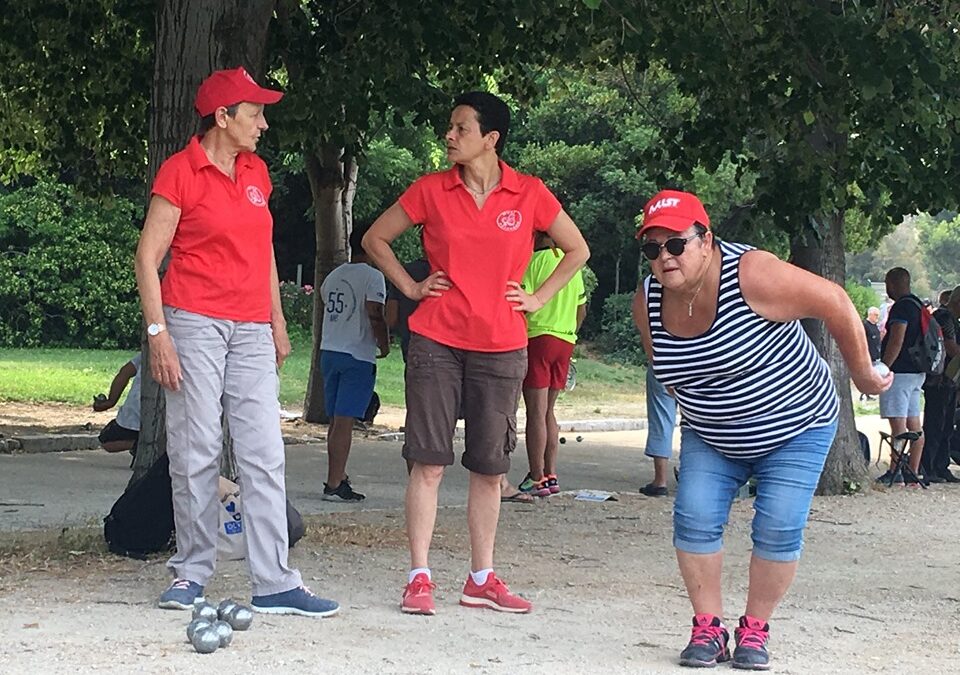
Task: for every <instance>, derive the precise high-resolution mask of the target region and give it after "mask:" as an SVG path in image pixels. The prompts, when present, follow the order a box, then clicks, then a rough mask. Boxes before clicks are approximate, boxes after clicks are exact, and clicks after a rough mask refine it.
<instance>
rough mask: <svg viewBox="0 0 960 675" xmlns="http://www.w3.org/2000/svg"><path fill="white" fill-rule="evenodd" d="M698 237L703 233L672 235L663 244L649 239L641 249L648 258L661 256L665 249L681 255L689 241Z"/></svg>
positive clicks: (701, 236)
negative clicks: (682, 235) (686, 235)
mask: <svg viewBox="0 0 960 675" xmlns="http://www.w3.org/2000/svg"><path fill="white" fill-rule="evenodd" d="M698 237H699V238H701V239H702V238H703V233H700V232H698V233H697V234H691V235H690V236H689V237H671V238H670V239H667V240H666V241H665V242H663V243H662V244H658V243H657V242H655V241H648V242H644V244H643V245H642V246H641V247H640V250H641V251H643V255H644V257H646V259H647V260H656V259H657V258H659V257H660V251H662V250H663V249H667V253H669V254H670V255H681V254H682V253H683V250H684V249H685V248H686V247H687V242H690V241H693V240H694V239H696V238H698Z"/></svg>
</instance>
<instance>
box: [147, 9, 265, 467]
mask: <svg viewBox="0 0 960 675" xmlns="http://www.w3.org/2000/svg"><path fill="white" fill-rule="evenodd" d="M275 2H276V0H207V1H206V2H190V1H189V0H163V2H161V3H160V4H159V5H158V7H157V18H156V21H157V40H156V47H155V48H156V59H155V65H154V74H153V89H152V92H151V97H150V137H149V141H148V145H147V187H148V190H149V186H150V185H152V183H153V178H154V176H156V173H157V169H159V168H160V165H161V164H162V163H163V161H164V160H165V159H166V158H167V157H169V156H170V155H172V154H173V153H175V152H178V151H179V150H181V149H182V148H183V146H184V145H186V143H187V141H188V140H189V139H190V136H192V135H193V134H195V133H196V132H197V130H198V123H199V118H198V117H197V113H196V111H195V110H194V108H193V101H194V97H195V96H196V92H197V87H198V86H199V85H200V82H202V81H203V79H204V78H205V77H206V76H207V75H209V74H210V73H211V72H213V71H214V70H218V69H221V68H232V67H236V66H239V65H242V66H243V67H245V68H246V69H247V70H248V71H249V72H250V73H251V74H252V75H253V76H254V78H257V79H258V80H259V78H262V76H263V73H264V70H265V64H266V59H265V57H266V43H267V32H268V29H269V26H270V20H271V18H272V16H273V9H274V4H275ZM147 198H148V199H149V193H148V195H147ZM141 344H142V351H143V363H144V367H143V368H142V369H141V371H140V377H141V378H142V380H141V387H140V439H139V441H138V443H137V457H136V460H135V462H134V466H133V475H132V477H131V479H130V482H131V484H132V483H133V482H134V481H136V480H138V479H139V478H140V477H141V476H143V475H144V474H145V473H146V472H147V470H148V469H149V468H150V466H152V465H153V463H154V462H155V461H156V460H157V458H158V457H160V456H161V455H162V454H163V453H164V452H166V425H165V423H164V419H165V414H166V412H165V411H166V406H165V402H164V397H163V391H162V390H161V388H160V385H158V384H157V383H156V382H155V381H154V380H153V378H152V377H151V375H150V368H149V365H148V364H149V363H150V354H149V348H148V345H147V340H146V335H145V334H144V335H143V337H142V340H141ZM225 438H229V435H225Z"/></svg>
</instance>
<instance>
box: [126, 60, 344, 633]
mask: <svg viewBox="0 0 960 675" xmlns="http://www.w3.org/2000/svg"><path fill="white" fill-rule="evenodd" d="M282 96H283V94H281V93H280V92H279V91H272V90H269V89H264V88H262V87H260V86H258V85H257V83H256V82H254V81H253V78H252V77H250V75H249V74H248V73H247V71H246V70H244V69H243V68H236V69H234V70H221V71H218V72H215V73H213V74H212V75H210V77H208V78H207V79H206V80H204V82H203V83H202V84H201V85H200V88H199V90H198V91H197V99H196V109H197V112H198V113H199V114H200V117H201V131H200V134H199V135H197V136H194V137H193V138H191V139H190V142H189V143H188V144H187V147H186V148H185V149H183V150H181V151H180V152H178V153H176V154H174V155H173V156H171V157H170V158H169V159H167V160H166V161H165V162H164V163H163V165H162V166H161V167H160V170H159V171H158V172H157V177H156V179H155V181H154V183H153V188H152V191H151V194H152V197H151V200H150V206H149V209H148V211H147V217H146V221H145V222H144V227H143V233H142V235H141V237H140V245H139V247H138V249H137V257H136V272H137V285H138V287H139V290H140V300H141V304H142V306H143V317H144V320H145V321H146V323H147V335H148V338H147V339H148V340H149V343H150V372H151V373H152V375H153V378H154V379H155V380H156V381H157V382H158V383H160V385H161V386H163V388H164V389H165V390H166V416H167V417H166V422H167V455H168V456H169V458H170V478H171V482H172V486H173V508H174V519H175V524H176V536H177V550H176V553H174V555H173V557H172V558H170V561H169V562H168V563H167V566H168V568H169V569H170V571H171V573H172V574H173V576H174V581H173V583H172V584H170V587H169V588H167V590H165V591H164V592H163V593H162V594H161V596H160V600H159V603H158V604H159V606H160V607H163V608H166V609H190V608H191V607H192V606H193V603H194V601H195V600H202V599H203V589H204V586H206V584H207V582H208V581H209V580H210V578H211V577H212V576H213V571H214V564H215V562H216V557H217V529H218V527H219V509H220V504H219V501H218V499H217V486H218V477H219V466H220V452H221V447H222V431H221V414H222V413H226V417H227V420H228V423H229V425H230V432H231V434H232V437H233V444H234V450H235V453H236V460H237V466H238V468H239V471H240V484H241V487H242V489H243V505H244V513H243V527H244V529H245V530H246V541H247V561H248V563H249V567H250V575H251V578H252V582H253V601H252V606H253V608H254V609H255V610H257V611H260V612H268V613H274V614H303V615H308V616H329V615H331V614H335V613H336V612H337V611H338V609H339V606H338V605H337V603H336V602H333V601H332V600H324V599H322V598H318V597H317V596H315V595H314V594H313V593H311V592H310V591H309V590H308V589H306V588H304V587H303V582H302V581H301V578H300V573H299V572H297V571H296V570H294V569H291V568H290V567H288V565H287V548H288V546H287V526H286V490H285V485H284V448H283V441H282V439H281V436H280V410H279V403H278V402H277V385H278V380H277V368H278V367H279V366H280V365H281V364H282V363H283V360H284V359H285V358H286V357H287V355H288V354H289V353H290V341H289V340H288V339H287V330H286V322H285V321H284V318H283V311H282V309H281V307H280V289H279V285H278V283H277V266H276V262H275V260H274V256H273V218H272V216H271V215H270V209H269V208H268V206H267V202H268V200H269V198H270V192H271V187H272V186H271V184H270V177H269V175H268V173H267V167H266V165H265V164H264V163H263V160H261V159H260V158H259V157H257V155H255V154H254V151H255V150H256V148H257V142H258V141H259V139H260V134H262V133H263V132H264V131H266V129H267V122H266V119H264V115H263V107H264V105H265V104H269V103H276V102H277V101H279V100H280V98H281V97H282ZM168 252H169V254H170V262H169V266H168V267H167V271H166V274H165V275H164V277H163V281H162V282H161V280H160V277H159V274H158V272H157V270H158V268H159V266H160V262H161V261H162V260H163V258H164V256H165V255H166V254H167V253H168ZM221 401H222V405H221Z"/></svg>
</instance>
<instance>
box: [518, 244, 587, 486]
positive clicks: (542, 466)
mask: <svg viewBox="0 0 960 675" xmlns="http://www.w3.org/2000/svg"><path fill="white" fill-rule="evenodd" d="M563 256H564V254H563V252H562V251H559V250H557V248H556V246H554V244H553V241H552V240H551V239H550V237H549V236H548V235H546V234H545V233H543V232H537V234H536V241H535V242H534V254H533V258H532V259H531V260H530V266H529V267H527V272H526V274H525V275H524V277H523V286H524V288H526V289H527V290H530V291H532V289H535V288H537V287H538V286H539V285H540V284H541V283H542V282H543V280H544V279H546V278H548V277H549V276H550V275H551V274H553V270H555V269H556V268H557V266H558V265H559V264H560V262H561V261H562V260H563ZM586 302H587V296H586V295H585V293H584V288H583V275H582V274H581V273H580V271H579V270H578V271H577V273H576V274H575V275H574V276H573V279H571V280H570V283H568V284H567V285H566V286H564V287H563V288H562V289H560V292H558V293H557V294H556V295H555V296H553V297H552V298H550V301H549V302H547V303H546V304H545V305H544V306H543V307H542V308H541V309H539V310H537V311H536V312H531V313H530V314H529V315H528V316H527V337H528V338H529V339H530V342H529V343H528V344H527V376H526V378H524V380H523V404H524V406H525V407H526V409H527V434H526V437H525V444H526V446H527V461H528V462H529V464H530V471H529V472H528V473H527V476H526V478H524V479H523V481H522V482H521V483H520V492H522V493H525V494H529V495H533V496H536V497H547V496H549V495H551V494H556V493H558V492H560V483H559V481H558V479H557V450H558V449H559V447H560V428H559V427H558V426H557V417H556V415H555V414H554V412H553V409H554V406H555V405H556V403H557V398H558V397H559V396H560V392H561V391H563V388H564V387H565V386H566V384H567V371H568V370H569V369H570V358H571V357H572V356H573V347H574V345H575V344H576V343H577V331H578V330H579V329H580V324H581V323H583V318H584V316H586V313H587V305H586Z"/></svg>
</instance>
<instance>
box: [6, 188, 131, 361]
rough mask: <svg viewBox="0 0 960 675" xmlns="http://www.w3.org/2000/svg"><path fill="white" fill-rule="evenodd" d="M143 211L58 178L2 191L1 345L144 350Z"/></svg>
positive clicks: (123, 200) (124, 201)
mask: <svg viewBox="0 0 960 675" xmlns="http://www.w3.org/2000/svg"><path fill="white" fill-rule="evenodd" d="M139 217H140V212H139V209H138V208H137V207H135V206H134V205H133V204H132V203H130V202H129V201H127V200H125V199H122V198H115V199H111V200H102V201H95V200H93V199H90V198H88V197H84V196H82V195H80V194H78V193H77V192H76V191H75V190H74V189H73V188H70V187H68V186H64V185H58V184H54V183H51V182H40V183H37V184H36V185H33V186H32V187H25V188H21V189H19V190H15V191H13V192H9V193H6V194H0V345H4V346H15V347H28V346H38V345H49V346H70V347H96V348H118V347H124V348H136V347H137V345H138V344H139V341H140V340H139V336H140V330H139V329H140V304H139V301H138V297H137V289H136V280H135V279H134V274H133V254H134V251H135V249H136V245H137V238H138V236H139V232H138V230H137V227H136V222H137V220H138V219H139Z"/></svg>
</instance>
